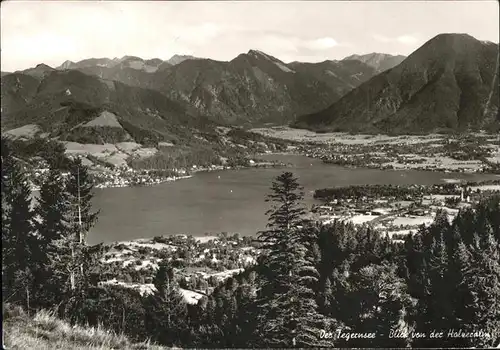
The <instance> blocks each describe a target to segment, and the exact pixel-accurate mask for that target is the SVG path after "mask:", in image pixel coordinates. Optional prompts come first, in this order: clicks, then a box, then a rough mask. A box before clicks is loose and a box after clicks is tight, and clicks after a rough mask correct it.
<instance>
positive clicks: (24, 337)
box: [3, 308, 166, 350]
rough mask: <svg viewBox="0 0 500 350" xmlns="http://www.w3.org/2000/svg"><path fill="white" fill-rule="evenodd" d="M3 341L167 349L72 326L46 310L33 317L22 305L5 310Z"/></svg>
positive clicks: (71, 349) (12, 345)
mask: <svg viewBox="0 0 500 350" xmlns="http://www.w3.org/2000/svg"><path fill="white" fill-rule="evenodd" d="M3 343H4V348H5V349H37V350H45V349H47V350H53V349H64V350H76V349H101V350H105V349H150V350H159V349H166V348H165V347H160V346H156V345H150V344H149V343H147V342H145V343H139V344H138V343H133V342H131V341H130V340H129V339H128V338H127V337H126V336H124V335H118V334H115V333H113V332H109V331H107V330H105V329H102V328H100V327H97V328H94V327H82V326H71V325H70V324H69V323H67V322H65V321H63V320H61V319H58V318H57V317H55V316H54V315H53V314H52V313H50V312H48V311H45V310H42V311H40V312H38V313H37V314H36V315H34V317H33V316H32V317H30V316H28V315H27V314H26V313H25V312H24V311H23V310H21V309H20V308H9V310H7V311H6V310H4V320H3Z"/></svg>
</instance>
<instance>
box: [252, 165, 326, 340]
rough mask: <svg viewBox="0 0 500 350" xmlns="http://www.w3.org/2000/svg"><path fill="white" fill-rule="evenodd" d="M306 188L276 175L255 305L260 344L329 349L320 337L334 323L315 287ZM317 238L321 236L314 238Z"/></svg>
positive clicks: (261, 236) (263, 236)
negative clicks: (306, 221) (323, 310)
mask: <svg viewBox="0 0 500 350" xmlns="http://www.w3.org/2000/svg"><path fill="white" fill-rule="evenodd" d="M302 199H303V192H302V187H301V186H300V185H299V184H298V182H297V179H296V178H294V176H293V174H292V173H290V172H285V173H283V174H282V175H280V176H278V177H277V178H276V180H275V181H273V184H272V186H271V194H269V195H268V197H267V201H271V202H273V206H272V209H270V210H269V211H267V213H266V214H267V215H268V220H269V222H268V225H267V228H268V229H267V230H266V231H263V232H260V233H259V240H260V241H261V242H262V243H263V247H264V249H265V252H264V253H263V254H264V258H263V260H262V265H263V267H264V275H263V285H262V287H261V290H260V292H259V296H258V301H257V305H258V308H259V312H258V316H257V319H258V325H257V329H256V334H255V335H256V339H258V340H260V341H261V343H258V344H256V345H262V346H281V347H296V346H298V347H311V346H321V345H323V346H325V345H331V343H330V342H327V341H324V340H322V339H320V337H319V335H320V330H321V329H323V330H325V331H327V330H328V329H329V327H330V326H331V324H329V323H333V322H329V320H328V319H327V318H326V317H323V316H321V315H320V314H319V313H318V312H317V309H318V305H317V303H316V295H315V293H314V291H313V289H312V286H317V285H318V277H319V274H318V272H317V269H316V266H315V254H314V249H312V245H311V244H310V242H311V236H309V235H308V234H310V227H307V228H304V227H302V225H301V224H302V215H303V214H304V212H305V210H304V208H303V207H302V205H301V203H300V201H301V200H302ZM316 239H317V234H316Z"/></svg>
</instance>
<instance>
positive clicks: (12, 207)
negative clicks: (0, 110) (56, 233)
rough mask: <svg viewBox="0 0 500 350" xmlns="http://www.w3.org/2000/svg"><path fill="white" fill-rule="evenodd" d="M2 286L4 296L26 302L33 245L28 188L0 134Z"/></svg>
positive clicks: (24, 176)
mask: <svg viewBox="0 0 500 350" xmlns="http://www.w3.org/2000/svg"><path fill="white" fill-rule="evenodd" d="M1 142H2V144H1V161H2V179H1V194H2V290H3V293H2V294H3V297H4V300H9V301H15V300H23V301H26V302H28V305H27V306H28V308H29V299H30V290H31V287H32V285H31V284H32V281H33V271H34V267H35V265H34V262H33V260H32V251H33V250H34V249H35V248H36V246H37V244H36V237H35V236H34V235H33V234H34V229H33V216H34V215H33V211H32V210H31V191H30V188H29V184H28V180H27V177H26V175H25V173H24V172H23V171H22V169H21V167H20V166H19V164H18V162H17V161H16V160H15V159H14V155H13V154H12V151H11V149H10V147H9V144H8V142H7V140H6V139H4V138H3V137H2V141H1Z"/></svg>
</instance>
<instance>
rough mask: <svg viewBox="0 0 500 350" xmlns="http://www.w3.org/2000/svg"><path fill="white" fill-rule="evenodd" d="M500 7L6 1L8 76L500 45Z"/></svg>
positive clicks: (481, 0) (4, 61) (479, 1)
mask: <svg viewBox="0 0 500 350" xmlns="http://www.w3.org/2000/svg"><path fill="white" fill-rule="evenodd" d="M498 6H499V4H498V2H497V1H488V0H476V1H450V0H448V1H443V2H441V1H401V2H398V1H385V2H383V1H359V2H358V1H337V2H335V1H322V2H316V1H253V2H243V1H231V2H230V1H219V2H215V1H214V2H208V1H196V2H187V1H183V2H160V1H151V2H148V1H141V2H139V1H137V2H135V1H123V2H122V1H85V2H83V1H82V2H79V1H53V2H51V1H33V0H31V1H19V0H10V1H9V0H7V1H2V3H1V9H0V15H1V18H0V19H1V22H0V23H1V42H0V43H1V70H2V71H7V72H13V71H16V70H21V69H26V68H29V67H34V66H36V65H37V64H39V63H45V64H47V65H49V66H52V67H56V66H58V65H60V64H61V63H63V62H64V61H66V60H71V61H79V60H82V59H85V58H91V57H95V58H100V57H109V58H114V57H123V56H125V55H131V56H139V57H142V58H144V59H148V58H161V59H169V58H170V57H171V56H173V55H174V54H187V55H194V56H197V57H205V58H211V59H215V60H223V61H229V60H231V59H233V58H234V57H236V56H237V55H239V54H240V53H244V52H248V50H250V49H256V50H260V51H263V52H265V53H267V54H270V55H272V56H275V57H277V58H279V59H280V60H282V61H284V62H287V63H288V62H292V61H304V62H320V61H324V60H327V59H329V60H334V59H342V58H344V57H346V56H349V55H351V54H364V53H371V52H383V53H389V54H402V55H408V54H410V53H411V52H413V51H414V50H416V49H417V48H418V47H420V46H421V45H422V44H423V43H425V42H426V41H427V40H429V39H431V38H432V37H434V36H435V35H437V34H440V33H467V34H470V35H472V36H474V37H475V38H476V39H479V40H489V41H493V42H496V43H498V41H499V27H498V26H499V9H498Z"/></svg>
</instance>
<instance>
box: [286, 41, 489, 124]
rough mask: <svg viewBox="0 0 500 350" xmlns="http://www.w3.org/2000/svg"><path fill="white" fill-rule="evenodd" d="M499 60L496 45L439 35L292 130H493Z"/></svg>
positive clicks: (299, 122)
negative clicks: (397, 63)
mask: <svg viewBox="0 0 500 350" xmlns="http://www.w3.org/2000/svg"><path fill="white" fill-rule="evenodd" d="M498 56H499V54H498V44H494V43H491V44H486V43H483V42H481V41H479V40H477V39H475V38H473V37H472V36H470V35H467V34H454V33H445V34H439V35H437V36H435V37H434V38H432V39H430V40H429V41H427V42H426V43H424V44H423V45H422V46H421V47H420V48H419V49H417V50H416V51H415V52H413V53H412V54H411V55H410V56H408V57H407V58H406V59H405V60H404V61H403V62H401V63H400V64H399V65H397V66H395V67H394V68H392V69H389V70H387V71H385V72H383V73H381V74H379V75H376V76H374V77H373V78H371V79H370V80H368V81H367V82H365V83H363V84H361V85H360V86H358V87H357V88H356V89H353V90H351V91H350V92H349V93H347V94H346V95H344V96H343V97H342V98H341V99H340V100H339V101H337V102H336V103H333V104H332V105H331V106H330V107H328V108H326V109H324V110H322V111H320V112H318V113H313V114H309V115H304V116H301V117H299V118H298V119H297V121H296V122H295V123H293V126H294V127H298V128H306V129H310V130H315V131H321V132H324V131H353V132H398V133H399V132H431V131H436V130H469V129H472V130H478V129H482V128H486V129H493V130H495V129H496V128H497V124H496V121H495V119H496V118H497V117H498V105H499V102H498V83H497V84H495V81H496V82H498Z"/></svg>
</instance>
